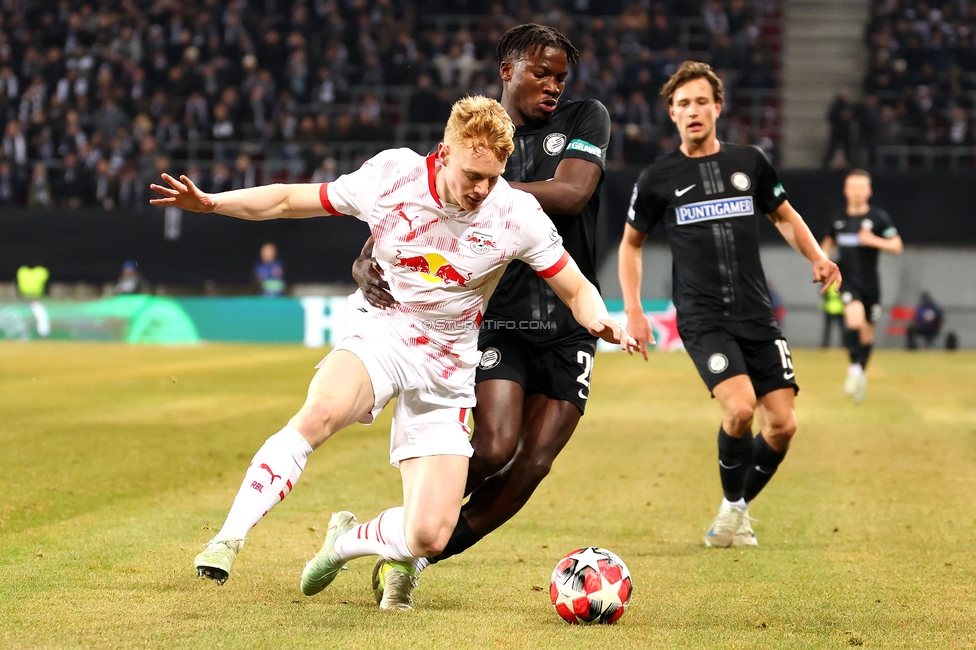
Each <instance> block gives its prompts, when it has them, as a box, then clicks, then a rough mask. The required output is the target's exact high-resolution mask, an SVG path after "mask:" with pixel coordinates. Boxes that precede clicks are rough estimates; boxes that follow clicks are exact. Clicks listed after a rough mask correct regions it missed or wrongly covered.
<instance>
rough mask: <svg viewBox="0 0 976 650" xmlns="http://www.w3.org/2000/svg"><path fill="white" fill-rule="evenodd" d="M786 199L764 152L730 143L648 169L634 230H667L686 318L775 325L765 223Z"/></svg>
mask: <svg viewBox="0 0 976 650" xmlns="http://www.w3.org/2000/svg"><path fill="white" fill-rule="evenodd" d="M786 198H787V197H786V191H785V190H784V189H783V185H782V184H781V183H780V182H779V177H778V176H777V174H776V170H775V169H773V165H772V164H771V163H770V162H769V159H768V158H766V155H765V154H764V153H763V152H762V150H761V149H759V148H758V147H753V146H746V145H733V144H726V143H724V142H723V143H722V145H721V151H719V152H718V153H716V154H713V155H711V156H704V157H701V158H689V157H687V156H685V155H684V154H683V153H681V151H680V150H677V151H675V152H674V153H672V154H670V155H669V156H667V157H665V158H664V159H662V160H660V161H659V162H657V163H655V164H653V165H651V166H650V167H648V168H647V169H645V170H644V171H643V172H642V173H641V175H640V177H639V178H638V179H637V183H636V185H635V186H634V192H633V195H632V196H631V202H630V211H629V212H628V214H627V222H628V223H629V224H630V225H631V226H633V227H634V228H635V229H636V230H638V231H640V232H643V233H648V232H650V231H651V229H652V228H653V227H654V225H655V224H656V223H658V222H659V221H663V222H664V229H665V232H666V234H667V238H668V243H669V244H670V246H671V254H672V257H673V258H674V264H673V268H672V283H673V285H672V296H673V298H672V299H673V300H674V306H675V309H676V310H677V312H678V316H679V317H681V318H689V317H699V316H702V317H708V318H720V319H725V320H749V319H755V318H765V317H767V316H769V317H772V314H773V304H772V300H771V299H770V297H769V290H768V288H767V286H766V275H765V273H763V268H762V262H761V260H760V259H759V220H760V219H765V218H766V216H765V215H766V214H767V213H770V212H772V211H773V210H775V209H776V208H778V207H779V206H780V205H781V204H782V203H783V201H785V200H786Z"/></svg>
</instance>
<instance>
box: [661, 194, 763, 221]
mask: <svg viewBox="0 0 976 650" xmlns="http://www.w3.org/2000/svg"><path fill="white" fill-rule="evenodd" d="M755 213H756V210H755V207H754V206H753V202H752V197H751V196H743V197H739V198H735V199H712V200H711V201H701V202H699V203H689V204H688V205H679V206H678V207H676V208H675V215H676V216H677V220H678V225H679V226H681V225H684V224H689V223H695V222H698V221H708V220H709V219H725V218H728V217H748V216H750V215H753V214H755Z"/></svg>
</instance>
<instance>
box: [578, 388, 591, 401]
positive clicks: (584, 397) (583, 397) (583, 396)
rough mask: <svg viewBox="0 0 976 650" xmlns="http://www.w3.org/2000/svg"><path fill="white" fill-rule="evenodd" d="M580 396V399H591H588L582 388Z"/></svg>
mask: <svg viewBox="0 0 976 650" xmlns="http://www.w3.org/2000/svg"><path fill="white" fill-rule="evenodd" d="M579 396H580V399H590V398H589V397H587V396H586V395H584V394H583V389H582V388H580V391H579Z"/></svg>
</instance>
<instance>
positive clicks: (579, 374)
mask: <svg viewBox="0 0 976 650" xmlns="http://www.w3.org/2000/svg"><path fill="white" fill-rule="evenodd" d="M478 347H479V348H480V349H481V363H479V364H478V369H477V372H476V374H475V382H476V383H480V382H482V381H487V380H489V379H507V380H509V381H514V382H516V383H517V384H519V385H520V386H521V387H522V389H523V390H524V391H525V394H526V395H534V394H542V395H545V396H546V397H548V398H550V399H558V400H564V401H567V402H571V403H573V404H575V405H576V408H578V409H579V410H580V413H583V412H585V411H586V401H587V399H588V398H589V396H590V376H591V374H592V372H593V358H594V355H595V354H596V339H595V338H594V337H592V336H583V337H578V338H574V339H570V340H568V341H560V342H559V343H556V344H554V345H552V346H548V347H540V346H539V345H538V344H530V343H528V342H527V341H525V340H523V339H522V338H521V337H519V336H517V335H513V334H511V333H510V332H506V331H490V332H483V333H482V334H481V336H480V337H479V339H478Z"/></svg>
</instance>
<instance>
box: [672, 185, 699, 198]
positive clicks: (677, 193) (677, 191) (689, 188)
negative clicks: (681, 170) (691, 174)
mask: <svg viewBox="0 0 976 650" xmlns="http://www.w3.org/2000/svg"><path fill="white" fill-rule="evenodd" d="M695 185H698V183H692V184H691V185H689V186H688V187H686V188H685V189H683V190H679V189H675V190H674V195H675V196H684V195H685V194H687V193H688V192H689V190H691V188H693V187H694V186H695Z"/></svg>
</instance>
